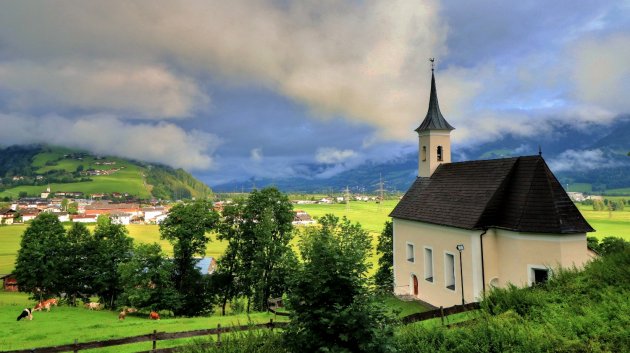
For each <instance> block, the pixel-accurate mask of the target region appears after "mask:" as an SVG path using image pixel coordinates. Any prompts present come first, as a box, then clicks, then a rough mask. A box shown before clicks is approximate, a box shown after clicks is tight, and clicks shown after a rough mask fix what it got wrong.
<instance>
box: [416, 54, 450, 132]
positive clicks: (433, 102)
mask: <svg viewBox="0 0 630 353" xmlns="http://www.w3.org/2000/svg"><path fill="white" fill-rule="evenodd" d="M429 61H431V95H430V96H429V109H428V111H427V115H426V116H425V117H424V120H423V121H422V124H420V126H418V128H417V129H416V132H418V133H420V132H422V131H425V130H455V128H454V127H452V126H451V124H449V123H448V122H447V121H446V119H444V116H443V115H442V112H440V105H439V104H438V98H437V89H436V88H435V74H434V72H433V70H434V62H435V59H434V58H431V59H429Z"/></svg>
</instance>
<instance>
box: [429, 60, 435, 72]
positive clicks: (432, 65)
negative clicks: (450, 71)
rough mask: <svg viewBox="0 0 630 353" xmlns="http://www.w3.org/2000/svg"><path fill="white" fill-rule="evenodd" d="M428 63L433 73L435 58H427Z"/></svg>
mask: <svg viewBox="0 0 630 353" xmlns="http://www.w3.org/2000/svg"><path fill="white" fill-rule="evenodd" d="M429 61H430V62H431V71H433V68H434V67H435V58H429Z"/></svg>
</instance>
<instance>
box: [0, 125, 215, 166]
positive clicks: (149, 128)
mask: <svg viewBox="0 0 630 353" xmlns="http://www.w3.org/2000/svg"><path fill="white" fill-rule="evenodd" d="M0 125H1V126H2V129H0V141H2V142H3V144H5V145H11V144H20V143H48V144H53V145H61V146H68V147H77V148H83V149H87V150H89V151H92V152H94V153H98V154H103V155H115V156H121V157H127V158H133V159H138V160H142V161H147V162H158V163H164V164H167V165H170V166H173V167H176V168H179V167H181V168H185V169H187V170H200V169H208V168H211V167H212V166H213V158H212V156H211V154H212V152H213V151H214V150H215V149H216V147H217V146H218V145H219V144H220V143H221V141H220V140H219V139H218V138H217V137H216V136H214V135H211V134H208V133H205V132H201V131H197V130H192V131H184V130H183V129H182V128H180V127H178V126H176V125H174V124H169V123H164V122H162V123H157V124H149V123H141V124H137V123H129V122H125V121H122V120H120V119H117V118H115V117H112V116H106V115H99V116H86V117H81V118H79V119H76V120H75V119H68V118H64V117H60V116H46V117H29V116H15V115H4V114H0Z"/></svg>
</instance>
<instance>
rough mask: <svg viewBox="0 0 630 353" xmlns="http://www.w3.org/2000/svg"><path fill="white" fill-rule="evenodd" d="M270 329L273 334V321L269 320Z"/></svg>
mask: <svg viewBox="0 0 630 353" xmlns="http://www.w3.org/2000/svg"><path fill="white" fill-rule="evenodd" d="M269 329H270V330H271V331H272V332H273V319H269Z"/></svg>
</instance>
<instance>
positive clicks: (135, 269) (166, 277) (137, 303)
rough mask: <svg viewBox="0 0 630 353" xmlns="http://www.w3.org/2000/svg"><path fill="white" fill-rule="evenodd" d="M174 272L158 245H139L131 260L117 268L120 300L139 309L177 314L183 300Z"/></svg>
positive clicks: (172, 266) (171, 264)
mask: <svg viewBox="0 0 630 353" xmlns="http://www.w3.org/2000/svg"><path fill="white" fill-rule="evenodd" d="M173 270H174V265H173V263H172V262H171V261H169V260H167V259H166V256H165V255H164V253H163V252H162V248H161V247H160V245H159V244H157V243H153V244H139V245H137V246H136V247H134V250H133V255H132V257H131V258H130V259H129V261H127V262H124V263H121V264H120V265H119V266H118V271H119V273H120V278H121V283H122V289H123V291H122V293H121V294H120V300H119V301H120V302H121V303H122V304H124V305H129V306H132V307H134V308H137V309H148V310H171V311H177V309H179V307H180V306H181V301H180V296H179V293H177V291H176V290H175V286H174V285H173V280H172V274H173Z"/></svg>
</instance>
